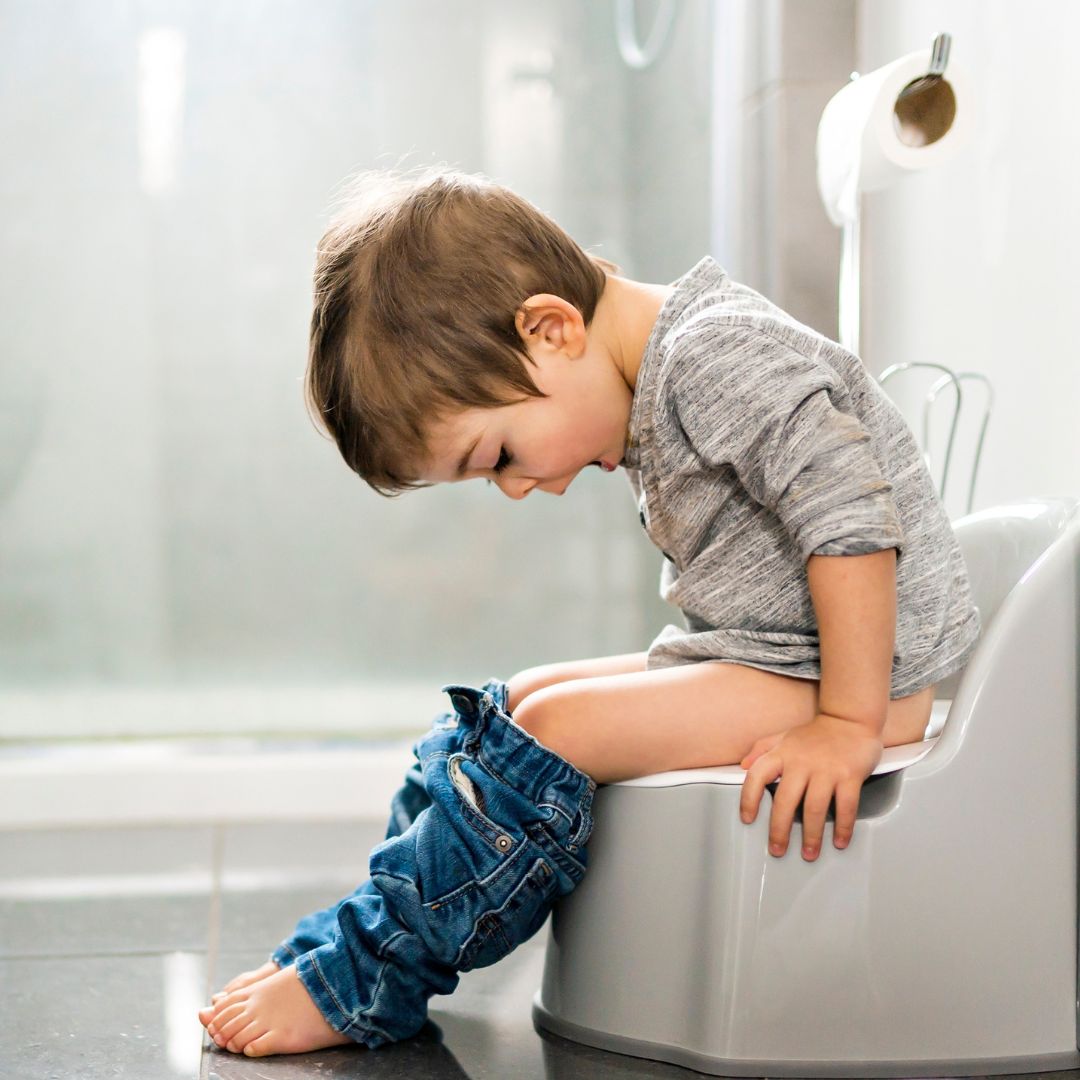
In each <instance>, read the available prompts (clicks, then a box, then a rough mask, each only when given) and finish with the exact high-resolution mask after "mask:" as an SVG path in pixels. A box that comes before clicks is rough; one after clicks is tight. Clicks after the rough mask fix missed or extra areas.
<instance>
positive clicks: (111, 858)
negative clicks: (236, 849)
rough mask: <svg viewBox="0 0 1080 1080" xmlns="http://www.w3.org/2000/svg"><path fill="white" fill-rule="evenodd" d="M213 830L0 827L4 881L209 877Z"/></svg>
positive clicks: (0, 865) (0, 870)
mask: <svg viewBox="0 0 1080 1080" xmlns="http://www.w3.org/2000/svg"><path fill="white" fill-rule="evenodd" d="M213 833H214V829H213V826H209V825H205V826H198V827H192V826H176V827H163V826H144V827H131V828H112V827H110V828H107V829H98V828H86V829H0V882H7V881H10V880H11V879H12V878H20V879H21V878H25V879H34V880H42V881H47V880H50V879H56V878H71V877H80V878H99V877H102V876H116V875H125V874H132V873H138V874H167V873H180V872H185V873H197V872H200V871H201V872H203V873H209V872H210V868H211V859H212V857H213Z"/></svg>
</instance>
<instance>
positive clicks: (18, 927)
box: [0, 827, 213, 957]
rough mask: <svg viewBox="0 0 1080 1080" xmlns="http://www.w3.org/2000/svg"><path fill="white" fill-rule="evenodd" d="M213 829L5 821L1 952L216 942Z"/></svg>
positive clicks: (0, 834)
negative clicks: (10, 824) (212, 931)
mask: <svg viewBox="0 0 1080 1080" xmlns="http://www.w3.org/2000/svg"><path fill="white" fill-rule="evenodd" d="M212 859H213V829H212V828H210V827H200V828H118V829H41V830H22V831H0V925H2V926H3V927H4V933H3V935H2V936H0V957H16V956H68V955H83V954H89V953H146V952H164V951H169V950H173V949H194V950H205V949H206V948H207V940H208V929H209V918H210V896H211V890H212V885H213V874H212Z"/></svg>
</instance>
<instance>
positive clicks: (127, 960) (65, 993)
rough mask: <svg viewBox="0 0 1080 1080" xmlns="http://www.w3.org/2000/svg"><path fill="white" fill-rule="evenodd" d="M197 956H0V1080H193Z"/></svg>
mask: <svg viewBox="0 0 1080 1080" xmlns="http://www.w3.org/2000/svg"><path fill="white" fill-rule="evenodd" d="M205 983H206V957H205V956H204V955H200V954H195V953H184V952H176V953H167V954H165V955H162V956H125V957H94V958H92V959H45V958H40V957H38V958H33V959H25V960H0V1015H2V1016H3V1018H4V1022H3V1024H2V1025H0V1076H3V1077H4V1080H53V1078H56V1080H98V1078H101V1080H104V1078H106V1077H115V1076H132V1077H139V1078H140V1080H174V1078H175V1080H197V1078H198V1076H199V1067H200V1045H201V1039H202V1033H203V1028H202V1025H201V1024H200V1023H199V1019H198V1016H197V1015H196V1014H197V1012H198V1009H199V1007H200V1004H201V999H202V998H203V997H204V996H205Z"/></svg>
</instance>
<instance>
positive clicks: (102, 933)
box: [0, 889, 211, 959]
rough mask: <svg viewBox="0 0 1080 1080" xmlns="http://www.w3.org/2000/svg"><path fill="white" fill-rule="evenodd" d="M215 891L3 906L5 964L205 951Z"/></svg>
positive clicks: (1, 954) (0, 955)
mask: <svg viewBox="0 0 1080 1080" xmlns="http://www.w3.org/2000/svg"><path fill="white" fill-rule="evenodd" d="M210 910H211V905H210V891H209V889H207V890H206V891H205V892H203V893H202V894H201V895H196V896H189V897H188V896H177V897H157V896H155V897H151V898H143V899H131V898H113V899H106V898H102V899H96V900H26V901H17V900H16V901H12V900H3V901H0V926H2V927H3V934H2V935H0V959H5V958H13V957H28V956H86V955H94V954H99V955H116V954H122V953H156V952H167V951H170V950H173V949H183V950H190V951H195V952H205V951H206V949H207V941H208V938H209V932H210V931H209V928H210Z"/></svg>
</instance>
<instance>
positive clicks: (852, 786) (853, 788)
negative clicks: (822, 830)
mask: <svg viewBox="0 0 1080 1080" xmlns="http://www.w3.org/2000/svg"><path fill="white" fill-rule="evenodd" d="M861 792H862V783H861V782H858V783H855V782H852V783H846V784H840V785H838V786H837V788H836V819H835V820H834V821H833V846H834V847H838V848H844V847H847V845H848V844H850V843H851V837H852V834H853V833H854V832H855V818H856V817H857V816H858V813H859V796H860V793H861Z"/></svg>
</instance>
